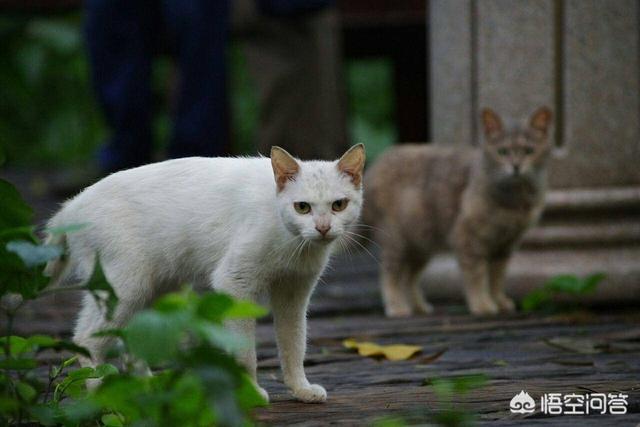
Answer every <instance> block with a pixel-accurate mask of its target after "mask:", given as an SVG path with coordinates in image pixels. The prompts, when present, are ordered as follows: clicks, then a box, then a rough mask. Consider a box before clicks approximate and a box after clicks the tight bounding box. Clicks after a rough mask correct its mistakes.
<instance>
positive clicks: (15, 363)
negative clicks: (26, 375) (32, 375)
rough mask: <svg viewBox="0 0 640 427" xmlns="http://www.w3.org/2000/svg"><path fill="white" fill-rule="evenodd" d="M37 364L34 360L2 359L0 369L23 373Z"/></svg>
mask: <svg viewBox="0 0 640 427" xmlns="http://www.w3.org/2000/svg"><path fill="white" fill-rule="evenodd" d="M36 366H38V364H37V363H36V361H35V359H4V360H0V369H13V370H16V371H23V370H29V369H33V368H35V367H36Z"/></svg>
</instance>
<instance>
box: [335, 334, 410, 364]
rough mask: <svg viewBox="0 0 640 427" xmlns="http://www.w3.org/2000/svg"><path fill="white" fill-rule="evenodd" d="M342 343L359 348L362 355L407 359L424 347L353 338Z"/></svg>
mask: <svg viewBox="0 0 640 427" xmlns="http://www.w3.org/2000/svg"><path fill="white" fill-rule="evenodd" d="M342 345H343V346H344V347H346V348H349V349H355V350H358V354H359V355H360V356H366V357H376V356H382V357H385V358H386V359H388V360H407V359H410V358H411V357H413V356H414V355H416V354H417V353H419V352H421V351H422V347H420V346H417V345H403V344H392V345H379V344H376V343H374V342H358V341H356V340H354V339H351V338H349V339H346V340H344V341H343V342H342Z"/></svg>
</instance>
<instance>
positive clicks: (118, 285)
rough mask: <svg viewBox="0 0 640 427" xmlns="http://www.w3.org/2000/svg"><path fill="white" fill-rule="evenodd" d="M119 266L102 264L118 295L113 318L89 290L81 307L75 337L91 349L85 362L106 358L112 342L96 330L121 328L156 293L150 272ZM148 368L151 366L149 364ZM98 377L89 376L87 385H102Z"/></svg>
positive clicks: (74, 339)
mask: <svg viewBox="0 0 640 427" xmlns="http://www.w3.org/2000/svg"><path fill="white" fill-rule="evenodd" d="M118 267H119V268H118V270H117V271H116V272H113V270H114V268H113V267H112V266H111V267H110V266H109V265H107V264H103V268H104V270H105V272H111V274H108V273H106V274H107V276H108V277H109V280H110V284H111V286H112V288H113V289H114V291H115V293H116V295H117V296H118V302H117V304H116V307H115V309H114V310H113V313H112V317H111V319H107V318H106V312H105V307H104V306H103V305H102V304H100V305H99V304H98V303H97V302H96V300H95V299H94V297H93V296H92V295H90V294H88V293H87V294H86V295H85V296H84V299H83V303H82V309H81V311H80V314H79V315H78V320H77V323H76V327H75V331H74V337H73V341H74V342H75V343H76V344H78V345H80V346H82V347H85V348H86V349H87V350H89V352H90V353H91V358H90V359H89V358H86V357H83V358H80V364H81V365H82V366H92V367H93V366H97V365H100V364H102V363H104V362H105V355H106V352H107V350H108V349H109V348H110V346H111V345H113V343H114V341H115V338H113V337H96V336H94V334H95V333H96V332H100V331H103V330H108V329H118V328H122V327H124V326H126V324H127V322H128V321H129V320H130V319H131V317H133V315H134V314H135V313H136V312H138V311H139V310H141V309H143V308H144V307H145V306H146V305H147V304H148V303H149V302H150V301H151V298H152V295H153V289H152V284H151V283H150V281H149V279H148V276H147V275H145V274H144V272H143V270H141V269H140V268H139V267H138V268H136V269H133V268H129V269H127V268H125V267H124V266H122V265H120V266H118ZM147 370H148V368H147ZM99 383H100V382H99V381H98V380H90V381H89V382H87V386H88V387H90V388H94V387H96V386H97V385H99Z"/></svg>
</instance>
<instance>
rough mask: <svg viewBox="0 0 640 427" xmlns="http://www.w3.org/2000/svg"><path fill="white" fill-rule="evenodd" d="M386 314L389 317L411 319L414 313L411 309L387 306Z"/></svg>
mask: <svg viewBox="0 0 640 427" xmlns="http://www.w3.org/2000/svg"><path fill="white" fill-rule="evenodd" d="M384 314H386V316H387V317H411V315H412V314H413V312H412V310H411V307H406V306H395V305H391V304H387V305H386V306H385V308H384Z"/></svg>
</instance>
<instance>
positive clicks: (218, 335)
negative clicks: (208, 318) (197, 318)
mask: <svg viewBox="0 0 640 427" xmlns="http://www.w3.org/2000/svg"><path fill="white" fill-rule="evenodd" d="M194 329H195V330H196V331H197V332H198V333H199V334H200V336H201V337H202V338H203V339H205V340H206V341H207V342H208V343H209V344H210V345H211V346H213V347H217V348H220V349H223V350H224V351H226V352H228V353H235V352H238V351H240V350H244V349H247V348H248V347H249V346H251V345H253V344H251V343H249V342H247V340H246V339H244V338H243V337H242V336H240V335H239V334H235V333H233V332H232V331H230V330H228V329H227V328H224V327H222V326H220V325H216V324H211V323H210V322H198V323H196V324H195V325H194Z"/></svg>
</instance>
